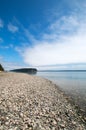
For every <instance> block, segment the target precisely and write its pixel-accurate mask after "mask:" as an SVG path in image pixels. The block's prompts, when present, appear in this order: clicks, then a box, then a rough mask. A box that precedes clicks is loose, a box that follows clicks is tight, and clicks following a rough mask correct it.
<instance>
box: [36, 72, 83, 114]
mask: <svg viewBox="0 0 86 130" xmlns="http://www.w3.org/2000/svg"><path fill="white" fill-rule="evenodd" d="M37 76H41V77H44V78H47V79H49V80H51V81H53V82H54V83H56V84H57V85H58V86H59V88H60V89H61V90H63V91H64V92H65V93H66V94H67V95H69V96H71V98H72V99H73V100H74V102H75V104H77V105H78V106H79V107H80V108H81V109H83V110H84V111H85V112H86V72H84V71H83V72H81V71H80V72H78V71H76V72H73V71H70V72H66V71H65V72H62V71H61V72H58V71H50V72H49V71H48V72H47V71H44V72H37Z"/></svg>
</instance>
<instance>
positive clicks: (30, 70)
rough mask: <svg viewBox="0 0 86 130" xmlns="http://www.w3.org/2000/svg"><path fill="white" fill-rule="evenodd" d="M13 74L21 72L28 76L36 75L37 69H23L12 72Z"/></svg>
mask: <svg viewBox="0 0 86 130" xmlns="http://www.w3.org/2000/svg"><path fill="white" fill-rule="evenodd" d="M11 71H12V72H20V73H28V74H36V73H37V69H35V68H21V69H14V70H11Z"/></svg>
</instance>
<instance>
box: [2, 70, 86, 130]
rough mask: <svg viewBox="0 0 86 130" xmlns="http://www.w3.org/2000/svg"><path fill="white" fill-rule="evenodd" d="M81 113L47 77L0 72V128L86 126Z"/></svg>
mask: <svg viewBox="0 0 86 130" xmlns="http://www.w3.org/2000/svg"><path fill="white" fill-rule="evenodd" d="M0 75H2V74H1V73H0ZM81 117H82V116H81ZM81 117H80V116H79V115H78V114H77V111H76V108H75V106H73V105H71V103H70V102H69V101H68V98H67V96H66V95H65V94H64V93H63V92H61V90H59V88H58V86H56V85H55V84H54V83H52V82H51V81H49V80H47V79H43V78H41V77H36V76H31V75H28V74H22V73H12V72H11V73H10V72H6V73H5V72H4V73H3V76H0V130H86V126H85V125H84V122H83V120H82V119H81Z"/></svg>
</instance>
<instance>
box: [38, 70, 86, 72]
mask: <svg viewBox="0 0 86 130" xmlns="http://www.w3.org/2000/svg"><path fill="white" fill-rule="evenodd" d="M38 72H86V70H38Z"/></svg>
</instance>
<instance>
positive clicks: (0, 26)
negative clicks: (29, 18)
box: [0, 19, 4, 28]
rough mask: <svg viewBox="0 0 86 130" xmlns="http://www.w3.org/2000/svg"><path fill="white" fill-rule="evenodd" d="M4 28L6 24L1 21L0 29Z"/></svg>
mask: <svg viewBox="0 0 86 130" xmlns="http://www.w3.org/2000/svg"><path fill="white" fill-rule="evenodd" d="M3 27H4V22H3V21H2V19H0V28H3Z"/></svg>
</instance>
